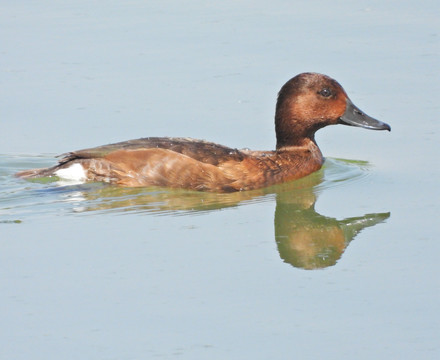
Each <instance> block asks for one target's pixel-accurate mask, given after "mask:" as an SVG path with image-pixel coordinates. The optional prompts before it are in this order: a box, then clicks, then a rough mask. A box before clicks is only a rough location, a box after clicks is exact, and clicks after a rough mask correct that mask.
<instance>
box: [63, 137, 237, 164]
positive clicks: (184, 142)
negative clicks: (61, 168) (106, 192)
mask: <svg viewBox="0 0 440 360" xmlns="http://www.w3.org/2000/svg"><path fill="white" fill-rule="evenodd" d="M142 149H145V150H146V149H164V150H171V151H173V152H175V153H178V154H183V155H186V156H188V157H190V158H192V159H194V160H197V161H200V162H202V163H206V164H211V165H219V164H221V163H223V162H225V161H228V160H235V161H242V160H243V159H244V158H245V157H246V155H245V153H244V152H242V151H240V150H237V149H232V148H229V147H227V146H223V145H219V144H215V143H212V142H208V141H204V140H195V139H191V138H165V137H149V138H141V139H135V140H128V141H123V142H118V143H114V144H108V145H103V146H98V147H94V148H89V149H83V150H78V151H72V152H69V153H66V154H62V155H60V156H59V157H60V160H59V163H60V165H62V164H65V163H68V162H70V161H74V160H78V159H99V158H104V157H107V156H108V155H109V154H111V153H113V152H116V151H120V150H127V151H130V150H142Z"/></svg>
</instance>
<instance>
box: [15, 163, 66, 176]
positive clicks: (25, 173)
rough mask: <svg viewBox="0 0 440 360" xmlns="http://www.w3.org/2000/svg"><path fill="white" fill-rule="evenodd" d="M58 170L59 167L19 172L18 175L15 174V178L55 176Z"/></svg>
mask: <svg viewBox="0 0 440 360" xmlns="http://www.w3.org/2000/svg"><path fill="white" fill-rule="evenodd" d="M57 168H58V165H56V166H52V167H49V168H40V169H29V170H23V171H19V172H18V173H15V176H16V177H20V178H23V179H33V178H38V177H46V176H53V175H54V172H55V171H56V170H57Z"/></svg>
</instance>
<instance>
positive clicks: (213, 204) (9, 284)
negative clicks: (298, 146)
mask: <svg viewBox="0 0 440 360" xmlns="http://www.w3.org/2000/svg"><path fill="white" fill-rule="evenodd" d="M439 8H440V6H439V5H438V3H437V2H435V1H422V2H417V3H414V2H410V1H399V2H394V1H390V2H385V3H384V2H379V1H363V2H358V3H353V2H349V1H339V2H327V1H316V2H309V3H303V2H291V1H290V2H287V1H272V2H270V3H268V2H260V1H253V2H229V1H223V2H221V3H207V2H203V1H191V2H180V3H175V2H170V1H160V2H159V1H157V2H156V1H151V2H142V1H131V2H128V3H127V2H116V1H109V2H106V3H105V4H102V5H101V4H100V3H99V2H86V1H75V2H73V1H67V2H61V3H56V4H54V3H50V2H46V1H40V2H32V1H23V2H15V3H14V2H2V4H1V11H0V19H1V24H2V26H1V28H2V31H1V32H0V39H1V43H2V48H1V50H0V55H1V56H0V71H1V76H0V81H1V85H0V94H1V96H0V139H1V141H0V234H1V236H0V244H1V249H2V251H1V252H0V257H1V258H0V316H1V319H2V325H1V326H0V335H1V336H0V358H2V359H3V358H4V359H20V360H21V359H45V360H46V359H60V358H61V359H78V358H83V359H154V358H166V359H168V358H178V359H251V358H252V359H268V358H274V359H284V358H301V359H320V358H324V357H325V358H327V359H353V358H356V359H390V358H391V359H414V358H417V359H437V358H439V356H440V344H439V340H438V339H439V330H440V314H439V310H438V304H439V301H440V291H439V290H440V286H439V285H440V284H439V280H438V276H437V273H438V272H439V270H440V266H439V262H438V259H437V254H438V253H439V252H440V243H439V241H438V236H437V233H436V230H435V229H436V222H437V218H438V214H439V205H438V199H439V187H438V178H439V175H440V173H439V170H438V169H439V167H438V157H439V153H438V151H439V147H438V144H439V122H438V120H437V117H438V113H439V105H438V101H437V94H438V93H439V90H440V89H439V85H438V79H439V75H440V74H439V72H440V71H439V69H440V67H439V66H438V65H439V63H440V62H439V52H440V51H439V50H440V48H439V31H438V13H439V10H440V9H439ZM302 71H317V72H322V73H326V74H328V75H330V76H332V77H334V78H336V79H337V80H338V81H339V82H341V84H342V85H343V86H344V88H345V90H346V91H347V92H348V94H349V96H350V98H351V99H352V100H353V102H354V103H355V104H356V105H358V106H359V107H360V108H361V109H363V110H364V111H365V112H366V113H368V114H369V115H371V116H373V117H375V118H378V119H380V120H382V121H385V122H387V123H389V124H390V125H391V126H392V132H391V133H388V132H374V131H367V130H362V129H356V128H352V127H343V126H334V127H330V128H326V129H323V130H320V132H319V133H318V136H317V141H318V144H319V145H320V147H321V149H322V151H323V153H324V154H325V155H326V156H328V159H327V161H326V163H325V166H324V168H323V169H322V170H321V171H319V172H317V173H315V174H313V175H312V176H310V177H308V178H306V179H303V180H301V181H298V182H294V183H292V184H287V185H284V186H280V187H274V188H270V189H264V190H261V191H255V192H249V193H239V194H204V193H194V192H186V191H175V190H173V191H170V190H166V189H120V188H116V187H111V186H106V185H103V184H85V185H74V186H58V185H57V184H56V183H53V182H52V183H44V182H43V183H41V182H26V181H23V180H21V179H17V178H15V177H13V173H14V172H16V171H18V170H21V169H25V168H31V167H42V166H49V165H52V164H54V163H55V161H56V160H55V158H54V155H55V154H58V153H63V152H66V151H69V150H75V149H81V148H85V147H91V146H94V145H102V144H106V143H110V142H115V141H121V140H127V139H130V138H139V137H145V136H191V137H195V138H203V139H207V140H210V141H215V142H218V143H222V144H225V145H228V146H231V147H237V148H243V147H249V148H252V149H271V148H273V147H274V143H275V137H274V129H273V112H274V105H275V99H276V93H277V91H278V90H279V88H280V87H281V85H283V83H284V82H285V81H287V80H288V79H289V78H290V77H292V76H294V75H296V74H297V73H300V72H302ZM338 159H356V160H355V161H347V160H338Z"/></svg>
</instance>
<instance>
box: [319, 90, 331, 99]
mask: <svg viewBox="0 0 440 360" xmlns="http://www.w3.org/2000/svg"><path fill="white" fill-rule="evenodd" d="M318 94H320V95H322V96H324V97H330V96H332V92H331V90H330V89H329V88H324V89H322V90H321V91H318Z"/></svg>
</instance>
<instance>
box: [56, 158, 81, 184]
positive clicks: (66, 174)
mask: <svg viewBox="0 0 440 360" xmlns="http://www.w3.org/2000/svg"><path fill="white" fill-rule="evenodd" d="M54 174H55V175H56V176H58V177H59V178H60V179H62V180H65V181H68V182H69V183H72V182H73V183H75V184H81V183H83V182H85V181H86V180H87V174H86V172H85V170H84V168H83V166H82V165H81V164H78V163H76V164H73V165H71V166H69V167H68V168H64V169H59V170H57V171H55V173H54Z"/></svg>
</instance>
